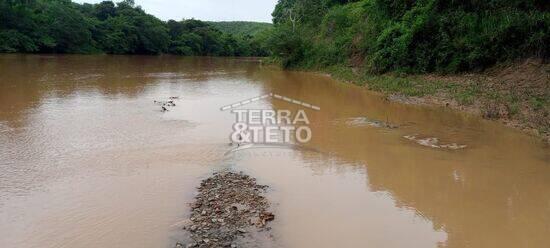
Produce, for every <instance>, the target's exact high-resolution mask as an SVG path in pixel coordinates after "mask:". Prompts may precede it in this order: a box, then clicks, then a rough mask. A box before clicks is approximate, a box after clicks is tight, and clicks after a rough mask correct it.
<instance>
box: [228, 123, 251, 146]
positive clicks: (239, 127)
mask: <svg viewBox="0 0 550 248" xmlns="http://www.w3.org/2000/svg"><path fill="white" fill-rule="evenodd" d="M231 141H233V142H236V143H250V133H248V125H246V124H245V123H241V122H239V123H235V124H234V125H233V133H232V134H231Z"/></svg>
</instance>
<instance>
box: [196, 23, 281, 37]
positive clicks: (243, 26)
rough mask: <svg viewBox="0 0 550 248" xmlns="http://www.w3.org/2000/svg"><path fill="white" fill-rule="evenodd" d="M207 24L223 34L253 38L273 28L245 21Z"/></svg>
mask: <svg viewBox="0 0 550 248" xmlns="http://www.w3.org/2000/svg"><path fill="white" fill-rule="evenodd" d="M207 23H208V24H210V25H212V26H214V27H215V28H217V29H218V30H220V31H222V32H224V33H229V34H232V35H236V36H244V35H251V36H255V35H256V34H258V33H262V32H265V31H266V30H267V29H270V28H271V27H272V26H273V24H271V23H265V22H246V21H223V22H207Z"/></svg>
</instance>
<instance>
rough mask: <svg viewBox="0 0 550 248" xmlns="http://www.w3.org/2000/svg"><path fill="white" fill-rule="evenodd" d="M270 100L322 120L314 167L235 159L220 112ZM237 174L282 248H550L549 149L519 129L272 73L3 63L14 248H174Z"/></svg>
mask: <svg viewBox="0 0 550 248" xmlns="http://www.w3.org/2000/svg"><path fill="white" fill-rule="evenodd" d="M269 93H273V94H278V95H281V96H286V97H288V98H292V99H298V100H300V101H303V102H307V103H310V104H314V105H316V106H319V107H320V110H319V111H315V110H306V111H307V114H308V118H309V121H310V125H309V126H310V128H311V131H312V139H311V141H310V142H309V143H308V144H307V148H308V149H302V148H296V147H294V148H293V147H282V148H269V149H249V150H243V151H239V152H235V153H227V151H228V150H230V149H231V146H230V145H229V135H230V133H231V131H232V124H233V123H234V121H235V117H234V115H232V114H231V113H230V112H228V111H221V110H220V107H222V106H225V105H228V104H232V103H235V102H239V101H241V100H245V99H249V98H253V97H257V96H260V95H265V94H269ZM171 96H179V99H177V100H175V102H176V106H174V107H171V108H170V109H169V111H168V112H161V111H160V106H158V105H157V104H155V103H154V101H155V100H167V99H168V98H169V97H171ZM250 107H251V108H257V109H274V110H279V109H296V108H297V106H295V105H293V104H291V103H288V102H285V101H281V100H280V99H276V98H273V97H271V98H265V99H263V100H261V101H257V102H254V103H252V104H251V105H250ZM365 120H380V121H384V122H388V123H394V124H395V125H398V126H399V127H398V128H386V127H383V126H382V127H379V126H375V125H371V124H372V123H369V122H368V121H365ZM408 135H415V136H423V137H437V138H439V139H440V140H441V141H442V142H443V141H444V142H447V143H457V144H463V145H466V146H467V147H466V148H464V149H456V150H454V149H443V148H433V147H428V146H423V145H419V144H418V143H416V142H414V141H413V140H409V139H406V138H404V136H408ZM224 168H232V169H234V170H238V171H244V172H246V173H248V174H250V175H251V176H254V177H256V178H257V179H258V182H259V183H262V184H267V185H269V186H270V190H269V191H268V194H267V196H268V198H269V199H270V200H271V202H272V210H273V212H274V213H275V215H276V218H275V220H274V221H273V222H272V223H271V226H272V233H273V236H274V240H275V242H276V244H277V245H278V246H281V247H502V248H504V247H550V236H549V235H548V234H549V233H550V148H549V147H548V145H546V144H544V143H543V142H541V141H540V140H539V139H538V138H536V137H532V136H529V135H526V134H524V133H522V132H520V131H517V130H515V129H511V128H508V127H505V126H503V125H502V124H499V123H496V122H492V121H487V120H483V119H481V118H479V117H476V116H472V115H469V114H465V113H460V112H456V111H453V110H450V109H447V108H445V107H430V106H412V105H403V104H400V103H394V102H389V101H387V100H385V98H384V97H383V96H381V95H379V94H377V93H374V92H370V91H367V90H365V89H362V88H360V87H358V86H354V85H350V84H346V83H342V82H337V81H334V80H332V79H331V78H329V77H327V76H324V75H320V74H314V73H305V72H290V71H282V70H280V69H278V68H275V67H273V66H266V65H262V63H260V62H259V61H258V60H256V59H235V58H209V57H204V58H193V57H175V56H107V55H17V54H15V55H0V233H1V234H2V235H0V247H6V248H7V247H19V248H25V247H173V246H174V244H175V243H176V242H177V241H178V240H180V239H181V238H182V235H183V234H182V233H183V231H182V230H181V222H182V221H184V220H185V219H186V218H187V217H188V216H189V206H188V204H189V203H190V202H192V201H193V196H194V194H195V192H196V187H197V186H198V184H199V183H200V180H201V179H203V178H206V177H208V176H209V175H210V173H212V172H214V171H217V170H220V169H224Z"/></svg>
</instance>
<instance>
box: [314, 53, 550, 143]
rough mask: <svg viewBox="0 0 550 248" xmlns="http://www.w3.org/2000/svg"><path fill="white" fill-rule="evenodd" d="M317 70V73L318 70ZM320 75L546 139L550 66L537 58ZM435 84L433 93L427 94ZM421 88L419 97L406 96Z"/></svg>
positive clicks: (549, 138)
mask: <svg viewBox="0 0 550 248" xmlns="http://www.w3.org/2000/svg"><path fill="white" fill-rule="evenodd" d="M319 70H320V71H319ZM317 72H318V73H321V74H323V75H326V76H329V77H331V78H334V79H335V80H339V81H343V82H346V83H351V84H355V85H359V86H362V87H365V88H367V89H369V90H372V91H374V92H379V93H381V94H383V95H384V96H385V98H386V99H387V100H388V101H392V102H400V103H404V104H410V105H427V106H442V107H447V108H450V109H454V110H458V111H462V112H466V113H470V114H473V115H478V116H480V117H482V118H484V119H488V120H494V121H498V122H500V123H503V124H504V125H506V126H508V127H512V128H515V129H519V130H521V131H523V132H525V133H526V134H529V135H532V136H535V137H538V138H540V139H541V140H543V141H544V142H546V143H550V64H548V63H545V62H543V61H540V60H537V59H527V60H523V61H516V62H511V63H508V64H501V65H495V66H494V67H492V68H489V69H487V70H485V71H483V72H475V73H467V74H466V73H464V74H453V75H437V74H419V75H392V74H388V75H378V76H376V75H368V73H367V75H368V76H366V75H364V74H365V73H364V72H362V71H361V68H340V69H335V70H334V69H330V68H327V69H322V68H321V69H318V71H317ZM388 79H389V80H405V81H408V82H412V83H411V85H412V86H411V85H409V86H408V87H403V88H396V89H394V88H392V89H384V88H383V87H382V88H380V83H374V82H373V81H372V80H375V81H376V80H381V81H384V80H388ZM433 88H435V92H431V90H433ZM411 89H414V90H415V91H416V90H417V89H420V90H419V92H422V93H421V94H419V95H407V92H408V91H410V90H411Z"/></svg>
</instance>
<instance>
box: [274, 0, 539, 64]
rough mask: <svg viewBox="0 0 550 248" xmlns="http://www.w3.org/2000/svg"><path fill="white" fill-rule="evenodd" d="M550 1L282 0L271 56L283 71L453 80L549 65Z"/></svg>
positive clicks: (277, 16) (278, 6) (277, 10)
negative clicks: (490, 70)
mask: <svg viewBox="0 0 550 248" xmlns="http://www.w3.org/2000/svg"><path fill="white" fill-rule="evenodd" d="M549 6H550V1H546V0H486V1H479V0H417V1H415V0H279V2H278V4H277V6H276V8H275V10H274V12H273V23H274V25H275V29H274V31H273V33H272V34H271V39H270V42H269V43H270V48H271V50H272V52H273V56H275V57H277V58H279V59H280V60H281V62H282V64H283V65H284V66H285V67H302V68H315V67H326V66H331V65H345V66H351V67H356V68H364V69H365V70H366V71H368V72H370V73H385V72H390V71H397V72H407V73H425V72H442V73H455V72H461V71H470V70H482V69H484V68H487V67H489V66H491V65H494V64H495V63H498V62H502V61H509V60H514V59H518V58H526V57H538V58H543V59H547V58H548V55H549V50H548V46H549V44H550V12H549V10H550V8H549Z"/></svg>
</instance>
